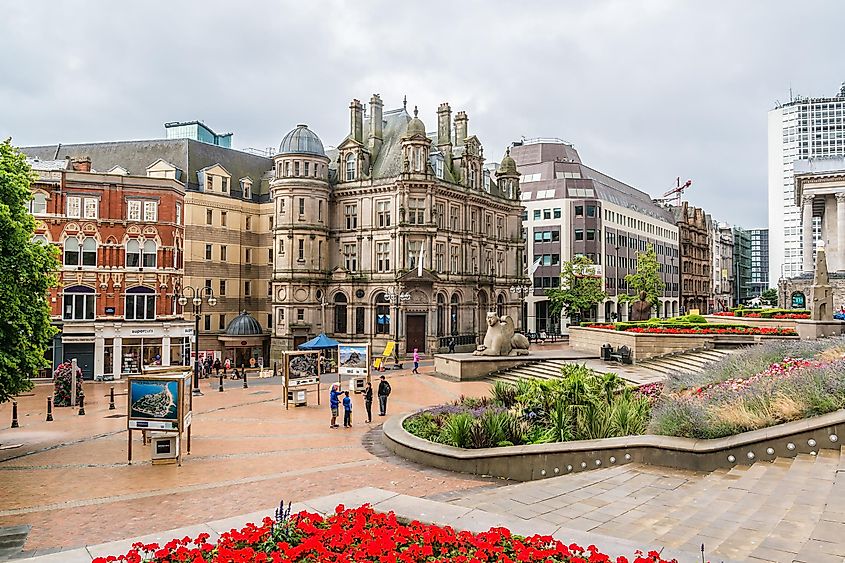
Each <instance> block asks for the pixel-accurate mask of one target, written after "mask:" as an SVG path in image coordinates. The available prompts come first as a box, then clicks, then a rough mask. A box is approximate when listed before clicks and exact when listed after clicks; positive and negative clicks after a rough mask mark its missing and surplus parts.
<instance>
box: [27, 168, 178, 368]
mask: <svg viewBox="0 0 845 563" xmlns="http://www.w3.org/2000/svg"><path fill="white" fill-rule="evenodd" d="M29 163H30V165H31V166H32V167H33V169H34V171H35V172H36V174H37V180H36V181H35V182H34V184H33V186H32V191H33V199H32V201H31V202H30V211H31V212H32V214H33V215H34V216H35V218H36V219H37V226H36V230H35V237H34V238H35V240H38V241H41V242H42V243H44V244H54V245H56V246H57V247H58V248H59V249H60V252H61V254H60V255H61V267H60V270H59V272H58V278H59V280H58V281H59V283H58V285H57V286H56V287H54V288H52V289H51V290H50V296H49V301H50V304H51V307H52V314H53V322H54V324H55V325H56V326H57V327H58V328H59V329H60V333H59V334H58V335H57V336H56V337H55V338H54V340H53V343H52V346H51V347H50V349H49V350H48V352H47V355H48V360H50V361H51V363H52V368H53V369H55V367H56V366H57V365H58V364H59V363H61V362H62V361H64V360H65V359H70V358H76V359H77V361H78V363H79V367H80V368H81V369H82V374H83V377H84V378H85V379H95V378H97V379H117V378H120V376H121V375H128V374H136V373H140V370H141V368H142V367H143V366H148V365H161V366H169V365H189V364H190V342H191V339H192V338H193V334H194V325H193V323H191V322H187V321H185V320H183V319H182V317H181V315H180V314H179V311H178V310H177V303H176V299H177V297H178V293H179V289H180V287H181V285H182V280H183V275H184V251H183V249H184V237H185V227H184V220H183V213H184V195H185V186H184V185H183V184H181V183H180V182H178V181H176V180H175V179H172V178H154V177H148V176H147V175H146V174H143V173H142V174H139V175H129V174H115V173H111V174H101V173H97V172H92V171H91V161H90V160H89V159H87V158H84V159H74V160H72V159H59V160H40V159H30V160H29Z"/></svg>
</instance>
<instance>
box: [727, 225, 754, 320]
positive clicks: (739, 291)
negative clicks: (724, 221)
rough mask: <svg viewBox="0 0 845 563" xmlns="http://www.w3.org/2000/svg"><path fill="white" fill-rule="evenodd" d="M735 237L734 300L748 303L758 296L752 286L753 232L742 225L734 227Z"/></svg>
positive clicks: (739, 302)
mask: <svg viewBox="0 0 845 563" xmlns="http://www.w3.org/2000/svg"><path fill="white" fill-rule="evenodd" d="M733 239H734V259H733V262H734V264H733V265H734V272H735V282H734V300H735V301H736V304H737V305H740V304H742V305H746V304H748V302H749V301H750V300H751V299H753V298H754V297H756V295H755V293H754V289H753V287H752V286H751V233H750V232H749V231H746V230H745V229H743V228H742V227H734V228H733Z"/></svg>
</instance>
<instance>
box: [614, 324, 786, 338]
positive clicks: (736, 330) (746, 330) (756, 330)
mask: <svg viewBox="0 0 845 563" xmlns="http://www.w3.org/2000/svg"><path fill="white" fill-rule="evenodd" d="M625 332H637V333H645V334H754V335H767V336H795V335H797V334H798V333H797V332H795V329H792V328H781V327H777V328H767V327H744V326H737V327H730V328H724V327H721V328H707V327H706V326H703V327H701V328H699V327H694V328H692V327H691V328H676V327H659V326H650V327H645V326H643V327H640V326H632V327H629V328H626V329H625Z"/></svg>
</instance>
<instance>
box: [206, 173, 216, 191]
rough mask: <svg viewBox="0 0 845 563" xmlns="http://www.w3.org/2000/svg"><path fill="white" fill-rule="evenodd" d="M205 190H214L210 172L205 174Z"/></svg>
mask: <svg viewBox="0 0 845 563" xmlns="http://www.w3.org/2000/svg"><path fill="white" fill-rule="evenodd" d="M205 191H207V192H213V191H214V178H212V177H211V175H210V174H206V175H205Z"/></svg>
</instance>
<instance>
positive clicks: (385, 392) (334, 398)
mask: <svg viewBox="0 0 845 563" xmlns="http://www.w3.org/2000/svg"><path fill="white" fill-rule="evenodd" d="M391 392H392V389H391V387H390V383H388V381H387V378H385V377H384V376H383V375H382V376H381V377H380V378H379V384H378V389H377V395H378V405H379V416H385V415H387V398H388V397H389V396H390V393H391ZM363 395H364V409H365V410H366V411H367V422H368V423H369V422H372V421H373V384H372V383H370V382H369V381H367V386H366V387H365V388H364V393H363ZM341 404H343V427H344V428H352V398H351V397H350V396H349V391H341V390H340V383H332V387H331V391H330V392H329V407H331V410H332V421H331V425H330V426H329V427H330V428H340V426H339V425H338V424H337V417H338V415H339V414H340V405H341Z"/></svg>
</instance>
